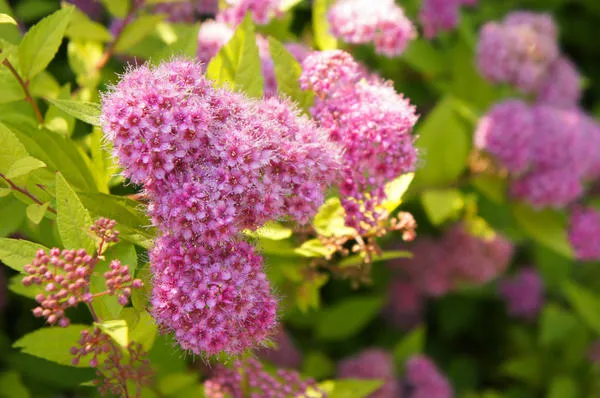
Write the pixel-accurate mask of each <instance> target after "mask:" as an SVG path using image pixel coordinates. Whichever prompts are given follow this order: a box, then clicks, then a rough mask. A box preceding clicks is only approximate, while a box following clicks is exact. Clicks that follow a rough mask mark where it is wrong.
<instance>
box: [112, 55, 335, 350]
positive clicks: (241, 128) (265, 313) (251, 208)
mask: <svg viewBox="0 0 600 398" xmlns="http://www.w3.org/2000/svg"><path fill="white" fill-rule="evenodd" d="M102 120H103V124H104V131H105V132H106V136H107V137H108V138H109V139H110V140H111V141H113V143H114V150H115V154H116V155H117V157H118V158H119V161H120V163H121V165H123V167H124V171H123V173H124V175H125V176H127V177H129V178H130V179H131V180H132V181H133V182H135V183H142V184H144V187H145V188H146V193H147V195H148V197H149V199H150V204H149V207H148V210H149V213H150V215H151V216H152V220H153V222H154V224H155V225H156V226H157V227H158V228H159V230H160V231H161V233H162V236H161V237H159V238H158V239H157V241H156V245H155V248H154V249H153V250H152V253H151V259H152V262H151V263H152V269H153V272H154V277H155V280H154V292H153V299H152V303H153V306H154V310H153V313H154V316H155V317H156V319H157V321H158V323H159V324H160V325H161V326H163V327H164V328H165V329H167V330H172V331H174V332H175V335H176V337H177V339H178V341H179V342H180V344H181V345H182V347H184V348H185V349H189V350H192V351H193V352H195V353H200V352H206V353H208V354H216V353H218V352H221V351H226V352H229V353H240V352H242V351H243V350H245V349H246V348H249V347H251V346H253V345H254V344H256V343H258V342H259V341H261V340H263V339H264V338H265V337H267V335H268V333H269V332H270V330H271V329H272V327H273V326H274V324H275V311H276V301H275V299H274V298H273V297H272V295H271V293H270V287H269V283H268V281H267V279H266V276H265V274H264V273H263V271H262V258H261V257H260V256H259V255H257V254H255V253H254V251H253V249H252V247H250V246H249V245H247V244H246V243H245V242H243V241H242V239H241V236H240V233H241V232H242V231H243V230H245V229H250V230H253V229H256V228H258V227H260V226H262V225H263V224H264V223H265V222H266V221H269V220H272V219H283V218H288V219H291V220H296V221H298V222H301V223H306V222H308V221H309V220H310V219H311V217H312V216H313V215H314V214H315V213H316V211H317V209H318V208H319V207H320V205H321V204H322V202H323V200H324V195H325V189H326V188H327V186H328V185H329V184H330V183H332V182H333V181H334V179H335V178H336V176H337V170H338V168H339V165H340V150H339V149H338V148H337V147H336V146H334V145H333V144H332V143H330V142H329V139H328V137H327V135H326V132H324V131H323V130H321V129H319V128H317V127H316V126H315V124H314V123H313V122H312V121H311V120H310V119H308V118H307V117H305V116H301V115H300V114H299V112H298V111H297V110H296V109H295V108H294V107H293V106H292V105H291V104H289V103H287V102H285V101H282V100H280V99H277V98H270V99H266V100H250V99H247V98H246V97H244V96H243V95H241V94H237V93H232V92H229V91H227V90H224V89H215V88H214V87H213V86H212V84H211V82H209V81H208V80H207V79H206V78H204V77H203V76H202V66H201V65H200V64H199V63H195V62H191V61H183V60H175V61H172V62H169V63H165V64H162V65H160V66H158V67H156V68H154V69H150V68H149V67H147V66H142V67H139V68H137V69H134V70H131V71H130V72H129V73H127V74H126V75H125V76H124V77H123V79H122V80H121V81H120V82H119V83H118V85H117V86H116V87H114V89H113V90H112V91H111V92H110V93H108V94H106V95H105V96H104V98H103V115H102Z"/></svg>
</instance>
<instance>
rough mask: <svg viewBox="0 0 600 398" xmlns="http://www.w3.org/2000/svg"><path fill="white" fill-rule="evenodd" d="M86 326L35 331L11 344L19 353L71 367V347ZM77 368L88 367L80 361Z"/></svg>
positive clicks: (74, 344) (75, 343)
mask: <svg viewBox="0 0 600 398" xmlns="http://www.w3.org/2000/svg"><path fill="white" fill-rule="evenodd" d="M89 328H90V326H88V325H69V326H68V327H66V328H58V327H48V328H41V329H37V330H35V331H33V332H31V333H29V334H26V335H25V336H23V337H21V338H20V339H19V340H17V341H16V342H15V343H14V344H13V348H20V349H21V352H23V353H25V354H29V355H33V356H35V357H38V358H42V359H46V360H48V361H52V362H56V363H58V364H61V365H67V366H73V364H72V362H71V360H72V359H73V355H71V352H70V350H71V347H73V346H76V345H77V342H78V341H79V339H80V338H81V332H82V331H83V330H85V329H89ZM77 367H82V368H85V367H89V365H87V364H86V363H85V361H81V362H80V363H79V364H78V365H77Z"/></svg>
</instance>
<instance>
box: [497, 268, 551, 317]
mask: <svg viewBox="0 0 600 398" xmlns="http://www.w3.org/2000/svg"><path fill="white" fill-rule="evenodd" d="M498 291H499V293H500V295H501V296H502V298H503V299H504V300H505V301H506V305H507V308H508V313H509V314H510V315H511V316H513V317H516V318H523V319H525V320H533V319H535V317H536V316H537V315H538V313H539V312H540V310H541V309H542V305H543V304H544V284H543V281H542V278H541V276H540V275H539V273H538V272H537V270H536V269H535V268H531V267H528V268H523V269H521V270H519V272H517V273H516V274H515V275H514V276H512V277H508V278H504V279H503V280H501V281H500V282H499V284H498Z"/></svg>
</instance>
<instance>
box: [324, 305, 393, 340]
mask: <svg viewBox="0 0 600 398" xmlns="http://www.w3.org/2000/svg"><path fill="white" fill-rule="evenodd" d="M383 304H384V300H383V298H381V297H377V296H366V297H351V298H348V299H346V300H344V301H342V302H341V303H337V304H335V305H333V306H331V307H329V308H326V309H324V310H323V311H322V312H321V316H320V318H319V321H318V323H317V327H316V332H317V336H318V337H319V338H320V339H323V340H343V339H346V338H349V337H352V336H353V335H355V334H356V333H358V332H359V331H360V330H361V329H362V328H364V327H365V326H366V325H367V324H368V323H369V322H371V320H372V319H373V318H375V317H376V316H377V314H378V313H379V310H380V309H381V307H382V306H383Z"/></svg>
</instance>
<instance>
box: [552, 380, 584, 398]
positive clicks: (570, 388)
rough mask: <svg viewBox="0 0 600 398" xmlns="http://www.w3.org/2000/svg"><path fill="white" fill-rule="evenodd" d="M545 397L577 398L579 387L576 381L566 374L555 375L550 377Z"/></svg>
mask: <svg viewBox="0 0 600 398" xmlns="http://www.w3.org/2000/svg"><path fill="white" fill-rule="evenodd" d="M546 397H547V398H578V397H580V395H579V388H578V386H577V382H576V381H575V380H573V378H571V377H568V376H557V377H555V378H553V379H552V382H551V383H550V387H548V395H547V396H546Z"/></svg>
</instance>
